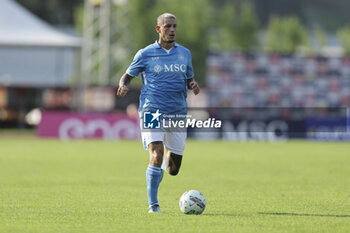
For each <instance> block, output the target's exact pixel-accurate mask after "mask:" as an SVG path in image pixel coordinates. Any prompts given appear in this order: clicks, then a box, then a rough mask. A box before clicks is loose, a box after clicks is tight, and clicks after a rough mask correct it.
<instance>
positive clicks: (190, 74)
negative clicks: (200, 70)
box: [186, 52, 194, 78]
mask: <svg viewBox="0 0 350 233" xmlns="http://www.w3.org/2000/svg"><path fill="white" fill-rule="evenodd" d="M193 76H194V73H193V66H192V56H191V53H190V52H189V58H188V64H187V71H186V78H192V77H193Z"/></svg>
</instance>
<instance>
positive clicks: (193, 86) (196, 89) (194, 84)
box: [186, 78, 201, 95]
mask: <svg viewBox="0 0 350 233" xmlns="http://www.w3.org/2000/svg"><path fill="white" fill-rule="evenodd" d="M186 81H187V87H188V89H190V90H192V91H193V93H194V94H195V95H198V94H199V92H200V91H201V88H200V87H199V84H198V83H197V82H196V80H194V78H189V79H187V80H186Z"/></svg>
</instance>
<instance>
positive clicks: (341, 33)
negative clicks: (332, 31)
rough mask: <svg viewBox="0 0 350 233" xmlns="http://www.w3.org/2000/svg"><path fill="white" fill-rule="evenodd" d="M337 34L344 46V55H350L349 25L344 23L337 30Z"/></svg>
mask: <svg viewBox="0 0 350 233" xmlns="http://www.w3.org/2000/svg"><path fill="white" fill-rule="evenodd" d="M337 36H338V39H339V41H340V43H341V44H342V46H343V48H344V55H346V56H349V55H350V26H349V25H346V26H344V27H343V28H341V29H339V30H338V31H337Z"/></svg>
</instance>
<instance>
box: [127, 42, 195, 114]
mask: <svg viewBox="0 0 350 233" xmlns="http://www.w3.org/2000/svg"><path fill="white" fill-rule="evenodd" d="M126 73H128V74H129V75H131V76H134V77H137V76H139V74H140V73H141V75H142V82H143V87H142V90H141V95H140V108H139V113H140V114H141V112H142V111H143V110H145V109H147V111H156V110H157V109H159V111H160V112H161V113H165V114H186V113H187V102H186V98H187V83H186V79H188V78H192V77H193V76H194V74H193V67H192V56H191V52H190V51H189V50H188V49H186V48H185V47H183V46H181V45H179V44H177V43H174V46H173V48H172V49H171V50H170V52H169V51H166V50H165V49H164V48H162V47H161V46H160V45H159V43H158V41H156V42H155V43H154V44H151V45H149V46H147V47H146V48H144V49H140V50H139V51H138V52H137V53H136V55H135V57H134V60H133V61H132V63H131V65H130V66H129V68H128V69H127V71H126Z"/></svg>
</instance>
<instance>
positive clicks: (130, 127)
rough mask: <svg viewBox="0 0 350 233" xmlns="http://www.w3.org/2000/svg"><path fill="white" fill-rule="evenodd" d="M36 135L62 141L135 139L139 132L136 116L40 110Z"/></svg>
mask: <svg viewBox="0 0 350 233" xmlns="http://www.w3.org/2000/svg"><path fill="white" fill-rule="evenodd" d="M37 135H38V136H39V137H43V138H44V137H48V138H60V139H62V140H69V139H82V138H102V139H108V140H115V139H138V138H139V137H140V135H141V134H140V128H139V123H138V118H136V117H135V118H130V117H129V116H127V115H126V114H116V113H78V112H57V111H43V112H42V118H41V122H40V124H39V125H38V128H37Z"/></svg>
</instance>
